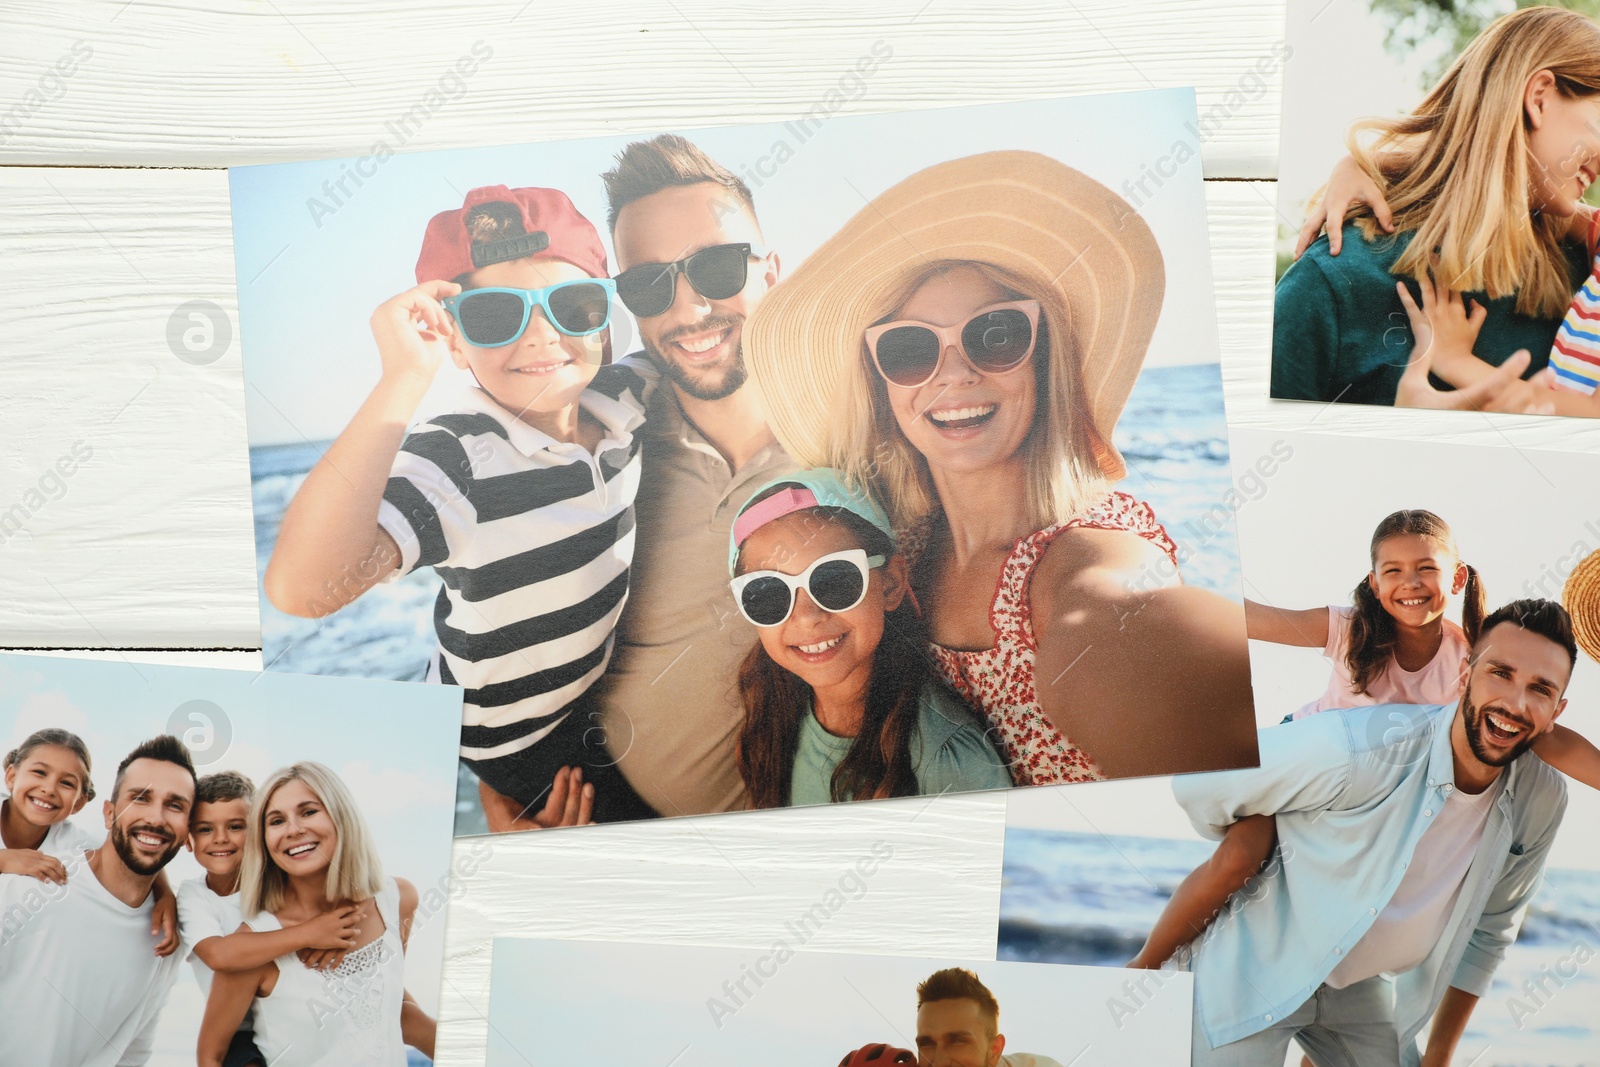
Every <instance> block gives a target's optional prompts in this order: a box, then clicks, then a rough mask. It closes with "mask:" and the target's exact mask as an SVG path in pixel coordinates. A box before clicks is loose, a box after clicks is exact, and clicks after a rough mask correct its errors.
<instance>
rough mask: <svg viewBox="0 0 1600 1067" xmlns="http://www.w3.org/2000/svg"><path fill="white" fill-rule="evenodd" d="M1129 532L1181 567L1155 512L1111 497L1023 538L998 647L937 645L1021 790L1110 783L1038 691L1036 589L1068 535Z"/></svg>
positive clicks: (997, 608) (1010, 564)
mask: <svg viewBox="0 0 1600 1067" xmlns="http://www.w3.org/2000/svg"><path fill="white" fill-rule="evenodd" d="M1078 528H1082V529H1094V530H1125V531H1127V532H1129V533H1134V534H1138V535H1139V536H1140V537H1143V538H1145V539H1146V540H1147V541H1151V542H1153V543H1154V544H1155V545H1156V546H1157V547H1158V548H1160V549H1161V550H1162V551H1163V552H1165V553H1166V554H1167V557H1168V558H1169V559H1171V560H1172V563H1173V566H1177V563H1178V547H1177V545H1176V544H1175V543H1174V542H1173V540H1172V538H1171V537H1169V536H1168V535H1167V531H1166V528H1165V527H1163V526H1162V525H1161V523H1159V522H1158V521H1156V516H1155V512H1154V511H1152V510H1151V508H1150V505H1149V504H1146V503H1145V502H1144V501H1142V500H1137V499H1135V498H1134V497H1131V496H1129V495H1128V494H1126V493H1120V492H1111V493H1107V494H1106V496H1104V497H1103V498H1102V499H1101V500H1100V501H1099V502H1098V503H1097V504H1095V505H1094V506H1092V507H1090V508H1089V509H1088V510H1086V511H1085V512H1083V514H1081V515H1078V516H1076V517H1074V518H1071V519H1068V520H1067V521H1066V522H1060V523H1056V524H1055V525H1054V526H1047V527H1045V528H1044V529H1043V530H1039V531H1038V532H1036V533H1032V534H1029V535H1028V536H1027V537H1024V538H1021V539H1019V540H1018V541H1017V543H1016V545H1015V546H1014V547H1013V548H1012V549H1011V554H1010V555H1009V556H1007V557H1006V561H1005V565H1004V566H1003V567H1002V568H1001V571H1000V581H999V584H998V585H997V586H996V588H995V595H994V602H993V604H992V605H991V606H990V608H989V624H990V626H992V627H993V628H994V634H995V642H994V647H992V648H986V649H981V650H979V651H975V652H964V651H961V650H959V649H953V648H945V647H944V646H942V645H937V644H935V645H930V646H929V647H930V648H931V650H932V652H933V655H934V659H935V661H936V662H937V663H938V665H939V670H940V671H941V673H943V674H944V676H945V678H946V679H947V680H948V681H949V682H950V684H951V685H952V686H954V687H955V690H956V692H958V693H960V694H961V695H962V696H963V697H964V698H966V700H967V702H968V703H970V704H972V705H973V706H974V707H976V708H979V709H981V710H982V711H983V713H984V715H985V716H986V717H987V718H988V720H989V723H990V725H991V726H993V727H994V728H995V733H996V737H995V740H996V742H997V743H998V744H999V746H1000V751H1001V754H1002V755H1003V756H1004V757H1005V759H1006V762H1007V764H1008V765H1009V767H1010V768H1011V776H1012V777H1013V778H1014V779H1015V780H1016V783H1017V784H1018V785H1051V784H1058V783H1062V782H1095V781H1100V780H1103V779H1104V778H1105V775H1104V774H1103V773H1101V771H1100V768H1099V767H1097V766H1096V765H1095V762H1094V760H1092V759H1090V758H1089V756H1088V755H1087V754H1085V753H1084V752H1083V750H1081V749H1079V748H1078V747H1077V746H1076V745H1074V744H1073V743H1072V741H1071V740H1070V739H1068V738H1067V737H1065V736H1063V735H1062V733H1061V731H1060V730H1058V729H1056V728H1055V725H1054V724H1053V723H1051V721H1050V720H1049V719H1048V718H1047V717H1046V716H1045V714H1044V712H1043V710H1041V709H1040V707H1039V697H1038V693H1037V691H1036V689H1035V687H1034V678H1033V669H1034V668H1033V663H1034V655H1035V652H1036V651H1037V646H1036V645H1035V642H1034V635H1033V619H1032V610H1031V608H1030V607H1029V601H1028V591H1029V583H1030V581H1031V580H1032V578H1033V570H1034V567H1036V566H1037V565H1038V563H1039V560H1040V558H1041V557H1043V555H1044V550H1045V549H1046V548H1048V547H1050V542H1051V541H1053V540H1055V538H1056V536H1057V535H1058V534H1060V533H1061V532H1062V531H1064V530H1071V529H1078Z"/></svg>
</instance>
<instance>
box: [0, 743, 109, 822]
mask: <svg viewBox="0 0 1600 1067" xmlns="http://www.w3.org/2000/svg"><path fill="white" fill-rule="evenodd" d="M88 783H89V771H88V768H86V767H84V765H83V761H82V760H81V759H79V758H78V754H77V753H76V752H74V751H72V750H71V749H70V748H63V747H61V746H60V745H35V746H34V748H33V750H32V751H30V752H29V753H28V754H27V755H26V756H24V757H23V758H22V759H20V760H18V761H17V763H16V765H15V766H11V767H7V768H6V791H7V792H8V793H10V794H11V810H12V811H13V812H14V813H15V814H16V816H17V818H20V819H21V820H22V821H23V822H25V823H27V824H28V825H29V826H34V827H38V828H41V829H44V828H48V827H50V826H53V825H55V824H56V823H58V822H60V821H61V820H63V819H66V818H68V817H69V816H71V815H73V814H74V813H76V812H77V811H78V810H79V809H80V808H82V807H83V803H84V800H85V799H87V797H86V793H85V790H86V787H87V786H88Z"/></svg>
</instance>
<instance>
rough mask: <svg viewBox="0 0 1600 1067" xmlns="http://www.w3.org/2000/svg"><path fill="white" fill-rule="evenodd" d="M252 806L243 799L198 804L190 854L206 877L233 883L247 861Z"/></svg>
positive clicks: (191, 830) (191, 822) (190, 835)
mask: <svg viewBox="0 0 1600 1067" xmlns="http://www.w3.org/2000/svg"><path fill="white" fill-rule="evenodd" d="M249 825H250V802H249V801H248V800H245V799H244V798H243V797H239V798H236V799H233V800H216V801H212V802H210V803H206V804H197V805H195V809H194V817H193V818H191V819H190V820H189V851H191V852H193V853H194V858H195V862H197V863H199V864H200V866H201V867H204V868H205V870H206V873H207V874H214V875H216V876H217V877H218V878H221V879H224V880H227V879H231V878H232V877H233V876H234V875H235V874H237V873H238V871H239V864H240V863H241V862H242V861H243V860H244V839H245V833H246V831H247V830H248V828H249Z"/></svg>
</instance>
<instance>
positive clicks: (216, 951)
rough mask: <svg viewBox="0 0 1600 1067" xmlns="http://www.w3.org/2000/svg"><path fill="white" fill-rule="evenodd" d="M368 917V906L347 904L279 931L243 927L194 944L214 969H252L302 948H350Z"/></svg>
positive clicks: (202, 958)
mask: <svg viewBox="0 0 1600 1067" xmlns="http://www.w3.org/2000/svg"><path fill="white" fill-rule="evenodd" d="M366 916H367V911H366V908H365V906H363V905H357V904H347V905H345V906H344V907H340V908H334V909H332V910H330V911H325V912H323V913H322V914H321V915H319V916H317V917H316V918H315V919H312V920H310V921H309V922H303V923H300V924H298V925H296V926H287V927H284V928H282V929H279V930H252V929H250V928H249V927H248V926H241V927H239V929H238V930H235V931H234V932H233V933H231V934H228V935H226V936H223V937H208V938H206V939H205V940H204V941H201V942H200V943H199V944H197V945H195V946H194V954H195V955H196V956H199V957H200V962H201V963H204V964H205V965H206V966H207V967H210V968H211V969H212V970H213V971H249V970H254V969H255V968H257V967H260V966H262V965H263V964H267V963H271V962H272V961H273V960H275V959H277V958H278V957H280V956H287V955H289V953H291V952H299V951H300V950H301V949H308V948H309V949H337V950H339V951H341V952H343V951H348V950H349V949H350V948H352V947H353V946H354V945H355V943H356V942H355V939H356V937H357V935H359V934H360V933H361V921H362V920H363V919H365V918H366Z"/></svg>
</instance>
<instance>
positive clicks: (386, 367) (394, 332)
mask: <svg viewBox="0 0 1600 1067" xmlns="http://www.w3.org/2000/svg"><path fill="white" fill-rule="evenodd" d="M459 292H461V286H459V285H457V284H456V283H455V282H423V283H422V284H421V285H418V286H415V287H413V288H411V289H407V290H406V291H405V292H403V293H401V294H400V295H399V296H394V297H390V298H389V299H388V300H385V301H384V302H383V303H381V304H379V305H378V310H376V311H374V312H373V313H372V336H373V338H374V339H375V340H376V341H377V342H378V356H379V357H380V358H381V359H382V360H383V374H384V377H386V378H393V379H396V380H399V379H411V380H413V381H415V382H417V383H418V384H420V385H421V386H423V387H424V388H426V386H427V384H428V383H431V382H432V381H433V376H434V375H435V374H436V373H438V370H439V365H440V364H441V363H443V362H444V360H445V357H446V356H447V355H448V353H449V351H450V341H451V339H452V338H454V337H455V336H456V324H455V319H453V318H452V317H451V316H450V313H449V312H448V311H446V310H445V309H444V306H443V305H442V304H441V303H440V301H441V300H443V299H444V298H445V297H447V296H455V295H456V294H457V293H459Z"/></svg>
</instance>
